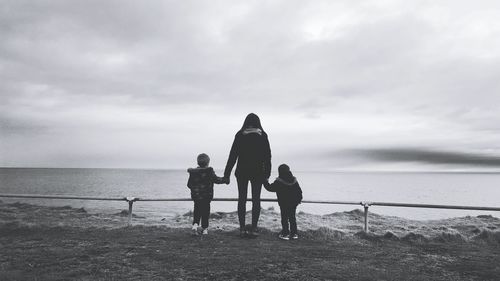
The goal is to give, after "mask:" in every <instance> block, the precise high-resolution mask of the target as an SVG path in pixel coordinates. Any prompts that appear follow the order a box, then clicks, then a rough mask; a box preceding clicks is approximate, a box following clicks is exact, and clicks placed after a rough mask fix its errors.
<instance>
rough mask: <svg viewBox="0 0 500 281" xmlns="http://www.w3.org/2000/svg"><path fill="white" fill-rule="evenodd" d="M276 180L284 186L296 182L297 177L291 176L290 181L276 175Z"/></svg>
mask: <svg viewBox="0 0 500 281" xmlns="http://www.w3.org/2000/svg"><path fill="white" fill-rule="evenodd" d="M276 181H277V182H279V183H282V184H283V185H285V186H293V185H294V184H296V183H297V179H296V178H295V177H293V178H292V181H286V180H284V179H282V178H280V177H277V178H276Z"/></svg>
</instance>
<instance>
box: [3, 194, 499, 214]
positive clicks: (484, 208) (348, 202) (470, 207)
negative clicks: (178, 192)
mask: <svg viewBox="0 0 500 281" xmlns="http://www.w3.org/2000/svg"><path fill="white" fill-rule="evenodd" d="M0 197H7V198H34V199H35V198H38V199H77V200H107V201H130V200H133V201H136V202H137V201H143V202H180V201H192V199H191V198H140V197H94V196H78V195H39V194H0ZM251 200H252V199H247V201H251ZM212 201H238V198H214V199H213V200H212ZM260 201H262V202H277V201H278V200H276V199H271V198H261V199H260ZM302 203H305V204H333V205H361V206H365V205H368V206H385V207H408V208H431V209H457V210H480V211H500V207H485V206H461V205H434V204H416V203H395V202H369V201H329V200H303V201H302Z"/></svg>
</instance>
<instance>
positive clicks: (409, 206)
mask: <svg viewBox="0 0 500 281" xmlns="http://www.w3.org/2000/svg"><path fill="white" fill-rule="evenodd" d="M366 203H367V204H368V205H369V206H386V207H407V208H431V209H456V210H480V211H500V207H482V206H460V205H433V204H413V203H392V202H366Z"/></svg>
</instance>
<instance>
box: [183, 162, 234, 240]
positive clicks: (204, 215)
mask: <svg viewBox="0 0 500 281" xmlns="http://www.w3.org/2000/svg"><path fill="white" fill-rule="evenodd" d="M197 162H198V167H197V168H189V169H188V173H189V179H188V183H187V186H188V188H189V189H191V199H193V201H194V211H193V226H192V232H193V235H198V226H199V225H200V219H201V227H202V228H203V230H202V234H208V229H207V228H208V217H209V216H210V202H211V201H212V199H213V198H214V183H216V184H221V183H225V180H224V179H223V178H221V177H218V176H217V175H216V174H215V172H214V169H213V168H212V167H209V166H208V164H209V163H210V157H208V155H206V154H205V153H202V154H200V155H198V158H197Z"/></svg>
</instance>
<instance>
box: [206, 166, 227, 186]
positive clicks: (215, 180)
mask: <svg viewBox="0 0 500 281" xmlns="http://www.w3.org/2000/svg"><path fill="white" fill-rule="evenodd" d="M210 177H211V178H212V182H213V183H215V184H221V183H226V181H225V180H224V178H221V177H218V176H217V175H216V174H215V171H214V170H213V169H212V171H211V172H210Z"/></svg>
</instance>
